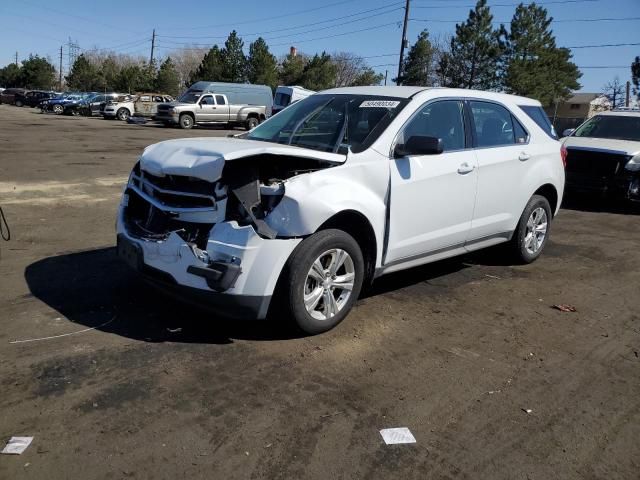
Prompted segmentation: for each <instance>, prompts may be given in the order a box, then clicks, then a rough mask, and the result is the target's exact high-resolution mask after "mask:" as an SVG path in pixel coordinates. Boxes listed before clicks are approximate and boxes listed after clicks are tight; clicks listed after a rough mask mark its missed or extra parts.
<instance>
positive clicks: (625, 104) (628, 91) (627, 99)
mask: <svg viewBox="0 0 640 480" xmlns="http://www.w3.org/2000/svg"><path fill="white" fill-rule="evenodd" d="M630 99H631V82H630V81H628V80H627V95H626V97H625V99H624V106H625V107H628V106H629V100H630Z"/></svg>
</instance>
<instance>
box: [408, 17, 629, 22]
mask: <svg viewBox="0 0 640 480" xmlns="http://www.w3.org/2000/svg"><path fill="white" fill-rule="evenodd" d="M635 20H640V17H625V18H573V19H561V20H556V19H555V18H554V19H553V21H552V23H574V22H627V21H635ZM411 21H412V22H430V23H464V22H466V21H467V19H464V20H440V19H431V18H412V19H411ZM510 22H511V20H494V21H493V22H492V23H495V24H499V23H510Z"/></svg>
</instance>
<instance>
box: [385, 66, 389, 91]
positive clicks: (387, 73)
mask: <svg viewBox="0 0 640 480" xmlns="http://www.w3.org/2000/svg"><path fill="white" fill-rule="evenodd" d="M387 75H389V70H385V71H384V86H385V87H386V86H387Z"/></svg>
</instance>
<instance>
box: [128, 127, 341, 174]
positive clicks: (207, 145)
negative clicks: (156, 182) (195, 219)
mask: <svg viewBox="0 0 640 480" xmlns="http://www.w3.org/2000/svg"><path fill="white" fill-rule="evenodd" d="M265 154H269V155H288V156H294V157H301V158H311V159H316V160H321V161H328V162H335V163H344V162H345V160H346V159H347V157H346V155H341V154H337V153H328V152H320V151H316V150H310V149H308V148H300V147H294V146H290V145H279V144H276V143H268V142H259V141H256V140H245V139H240V138H211V137H208V138H181V139H177V140H167V141H165V142H160V143H156V144H154V145H150V146H148V147H147V148H145V149H144V152H143V153H142V156H141V157H140V167H141V168H142V170H144V171H146V172H149V173H150V174H152V175H156V176H165V175H182V176H188V177H195V178H199V179H202V180H206V181H208V182H214V181H216V180H218V179H219V178H220V177H221V175H222V169H223V167H224V163H225V162H227V161H231V160H237V159H239V158H245V157H251V156H255V155H265Z"/></svg>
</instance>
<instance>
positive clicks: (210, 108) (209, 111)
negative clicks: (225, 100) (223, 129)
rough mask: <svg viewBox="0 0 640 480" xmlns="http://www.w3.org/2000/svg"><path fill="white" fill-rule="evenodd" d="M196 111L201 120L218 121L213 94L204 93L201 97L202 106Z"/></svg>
mask: <svg viewBox="0 0 640 480" xmlns="http://www.w3.org/2000/svg"><path fill="white" fill-rule="evenodd" d="M196 113H197V116H198V118H197V120H198V121H199V122H215V121H216V101H215V99H214V98H213V95H203V96H202V97H201V98H200V108H199V110H198V111H197V112H196Z"/></svg>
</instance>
